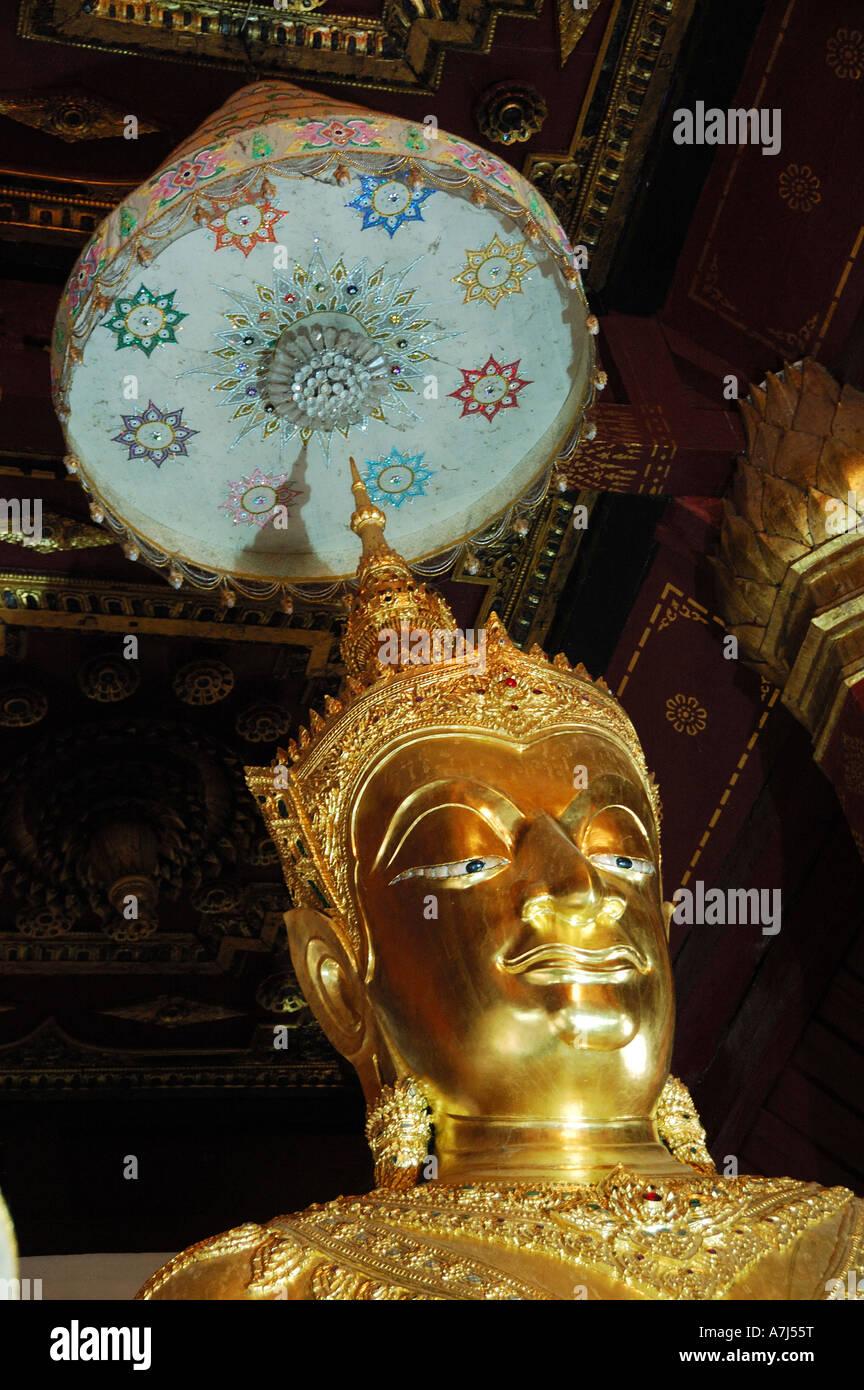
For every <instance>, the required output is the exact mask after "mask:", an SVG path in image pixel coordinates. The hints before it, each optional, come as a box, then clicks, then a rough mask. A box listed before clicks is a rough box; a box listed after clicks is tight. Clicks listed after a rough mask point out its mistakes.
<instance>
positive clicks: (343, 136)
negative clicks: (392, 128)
mask: <svg viewBox="0 0 864 1390" xmlns="http://www.w3.org/2000/svg"><path fill="white" fill-rule="evenodd" d="M378 133H379V132H378V129H377V127H376V126H374V125H370V124H369V122H368V121H362V120H359V119H357V118H352V119H351V120H350V121H335V120H334V121H328V122H326V123H325V122H324V121H309V123H308V125H306V126H305V128H304V130H303V134H304V135H305V136H306V137H307V138H306V140H305V141H304V143H303V148H304V149H311V148H313V147H314V146H320V145H338V146H339V147H340V149H344V148H345V146H346V145H366V146H368V148H370V149H377V148H378V147H379V145H380V141H378V140H376V139H375V136H376V135H377V134H378Z"/></svg>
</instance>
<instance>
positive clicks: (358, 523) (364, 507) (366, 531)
mask: <svg viewBox="0 0 864 1390" xmlns="http://www.w3.org/2000/svg"><path fill="white" fill-rule="evenodd" d="M348 462H349V463H350V465H351V491H352V492H353V493H354V497H355V501H356V506H355V509H354V512H353V514H352V516H351V530H352V531H353V532H354V533H355V535H358V536H359V537H360V541H361V544H362V546H363V554H364V555H371V554H373V552H374V551H376V550H383V548H384V527H385V526H386V524H387V518H386V516H385V515H384V513H383V512H382V511H381V509H380V507H376V506H375V505H374V503H373V501H372V499H371V497H370V496H369V493H368V492H367V491H366V484H365V483H364V481H363V479H362V478H361V477H360V474H359V472H358V469H357V465H356V463H355V462H354V460H353V458H349V460H348Z"/></svg>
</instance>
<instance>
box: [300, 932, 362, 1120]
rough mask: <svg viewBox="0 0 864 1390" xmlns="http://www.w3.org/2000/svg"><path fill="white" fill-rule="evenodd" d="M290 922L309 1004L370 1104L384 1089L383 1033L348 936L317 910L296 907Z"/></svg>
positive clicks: (301, 984)
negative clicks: (380, 1071)
mask: <svg viewBox="0 0 864 1390" xmlns="http://www.w3.org/2000/svg"><path fill="white" fill-rule="evenodd" d="M284 920H285V926H286V927H287V929H288V944H289V949H290V951H291V961H292V964H293V966H294V973H295V975H296V976H297V982H298V984H299V985H300V988H301V990H302V991H303V995H304V997H305V999H306V1002H307V1004H308V1005H309V1007H310V1009H311V1010H312V1012H313V1014H314V1015H315V1018H316V1019H317V1021H318V1023H319V1024H320V1025H321V1028H322V1029H323V1031H324V1032H325V1033H326V1035H327V1037H328V1038H329V1040H330V1042H331V1043H332V1044H333V1046H334V1047H335V1048H336V1051H337V1052H341V1054H342V1056H343V1057H344V1058H345V1059H346V1061H348V1062H350V1063H351V1065H352V1066H353V1067H354V1070H355V1071H356V1072H357V1075H358V1076H359V1078H360V1084H361V1085H362V1087H363V1092H364V1095H365V1096H366V1098H367V1100H368V1099H369V1098H370V1097H372V1096H376V1095H377V1094H378V1091H379V1090H380V1087H381V1081H380V1077H379V1074H378V1059H377V1056H376V1047H377V1029H376V1026H375V1019H374V1016H373V1014H372V1011H371V1009H370V1007H369V1001H368V998H367V994H366V989H365V986H364V984H363V982H362V980H361V978H360V975H359V973H358V969H357V962H356V961H355V960H354V958H353V955H352V954H350V953H349V951H348V950H347V949H346V946H345V943H344V933H340V932H339V931H338V930H337V929H336V928H335V927H334V924H333V922H332V921H331V919H330V918H329V917H328V916H327V915H326V913H323V912H317V911H316V910H315V909H314V908H308V907H300V908H293V909H292V910H291V911H290V912H286V913H285V919H284Z"/></svg>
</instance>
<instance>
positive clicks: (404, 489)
mask: <svg viewBox="0 0 864 1390" xmlns="http://www.w3.org/2000/svg"><path fill="white" fill-rule="evenodd" d="M425 457H426V456H425V454H412V455H408V456H406V455H404V454H400V453H399V450H398V449H391V450H390V453H389V454H388V456H387V458H386V459H367V460H366V477H365V478H364V479H363V481H364V483H365V484H366V489H367V491H368V493H369V497H370V499H371V501H372V502H374V503H375V505H376V506H378V507H381V506H383V507H401V506H402V503H403V502H409V501H410V500H411V498H412V497H425V496H426V489H425V488H424V486H423V484H424V483H428V482H429V479H430V478H431V477H433V473H432V470H431V469H429V468H424V467H423V459H424V458H425Z"/></svg>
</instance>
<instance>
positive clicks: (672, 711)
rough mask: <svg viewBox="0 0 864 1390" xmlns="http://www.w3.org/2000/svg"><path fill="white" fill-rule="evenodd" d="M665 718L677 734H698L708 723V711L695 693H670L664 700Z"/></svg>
mask: <svg viewBox="0 0 864 1390" xmlns="http://www.w3.org/2000/svg"><path fill="white" fill-rule="evenodd" d="M666 718H667V719H668V720H669V723H670V724H671V725H672V728H673V729H674V730H675V731H676V733H679V734H690V735H691V736H693V735H695V734H699V733H701V732H702V730H703V729H704V728H705V726H706V724H707V723H708V711H707V710H705V709H703V708H702V706H701V705H700V703H699V701H698V700H697V699H696V696H695V695H680V694H679V695H670V696H669V699H668V700H667V701H666Z"/></svg>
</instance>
